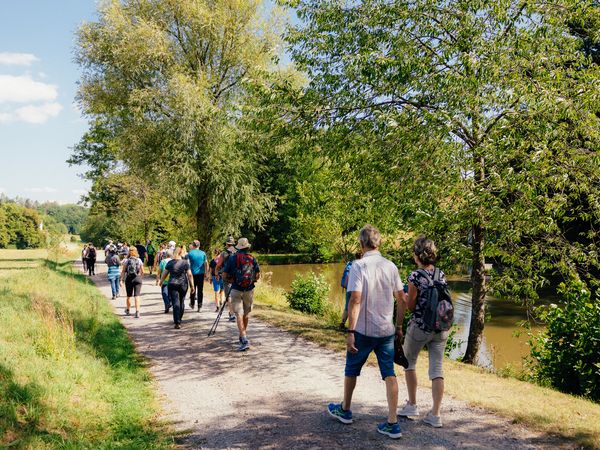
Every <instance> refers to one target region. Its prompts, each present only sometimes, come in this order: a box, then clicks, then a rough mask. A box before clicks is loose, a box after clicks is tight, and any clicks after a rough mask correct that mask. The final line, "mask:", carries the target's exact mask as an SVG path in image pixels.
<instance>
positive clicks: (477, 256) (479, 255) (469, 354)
mask: <svg viewBox="0 0 600 450" xmlns="http://www.w3.org/2000/svg"><path fill="white" fill-rule="evenodd" d="M483 246H484V229H483V227H482V226H481V225H475V226H473V243H472V246H471V247H472V250H473V269H472V271H471V286H472V289H473V294H472V296H471V324H470V326H469V339H468V344H467V351H466V352H465V356H464V357H463V362H465V363H467V364H474V363H475V362H476V361H477V355H478V353H479V347H480V346H481V339H482V338H483V327H484V322H485V306H486V305H485V294H486V292H487V287H486V283H485V275H486V274H485V256H484V253H483Z"/></svg>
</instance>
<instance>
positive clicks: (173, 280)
mask: <svg viewBox="0 0 600 450" xmlns="http://www.w3.org/2000/svg"><path fill="white" fill-rule="evenodd" d="M184 253H185V247H184V246H181V247H177V248H176V249H175V251H174V253H173V259H172V260H171V261H169V262H168V263H167V265H166V266H165V270H164V271H163V273H162V276H161V277H160V284H162V283H164V282H165V280H166V279H167V277H169V284H168V285H167V289H168V292H169V300H170V302H171V306H172V307H173V322H175V329H177V330H178V329H180V328H181V319H182V318H183V312H184V311H185V306H184V305H185V294H186V293H187V290H188V286H189V288H190V291H194V276H193V275H192V269H191V268H190V263H189V261H188V260H186V259H183V254H184Z"/></svg>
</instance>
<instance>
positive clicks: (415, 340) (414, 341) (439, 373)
mask: <svg viewBox="0 0 600 450" xmlns="http://www.w3.org/2000/svg"><path fill="white" fill-rule="evenodd" d="M448 334H449V331H442V332H440V333H435V332H433V331H432V332H427V331H423V330H421V329H420V328H419V327H418V326H417V324H416V323H414V322H411V323H410V324H409V325H408V329H407V330H406V336H405V338H404V345H403V346H402V349H403V350H404V356H406V359H408V367H407V368H406V369H404V370H415V366H416V364H417V357H418V356H419V352H420V351H421V349H422V348H423V347H424V346H425V345H427V351H428V352H429V379H430V380H434V379H436V378H444V371H443V369H442V361H443V360H444V350H445V349H446V341H447V340H448Z"/></svg>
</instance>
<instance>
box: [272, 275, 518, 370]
mask: <svg viewBox="0 0 600 450" xmlns="http://www.w3.org/2000/svg"><path fill="white" fill-rule="evenodd" d="M343 270H344V265H343V264H284V265H276V266H268V265H263V266H262V267H261V271H262V272H263V273H266V272H272V275H271V284H272V285H273V286H276V287H281V288H284V289H286V290H287V289H289V288H290V285H291V284H292V281H293V280H294V278H295V277H296V275H297V274H306V273H309V272H311V271H313V272H316V273H320V274H322V275H323V276H324V277H325V279H326V280H327V282H328V283H329V285H330V286H331V290H330V294H329V297H330V300H331V301H332V302H333V303H334V304H337V305H340V307H343V305H344V292H343V290H342V287H341V286H340V279H341V278H342V272H343ZM403 281H405V280H403ZM449 285H450V289H451V292H452V299H453V301H454V307H455V309H456V312H455V323H456V324H457V325H458V332H457V334H456V336H455V338H456V339H458V340H461V341H463V343H462V345H461V347H460V348H458V349H456V350H455V351H454V352H453V355H452V357H455V358H456V357H459V356H461V355H462V354H463V353H464V352H465V350H466V345H467V342H466V341H467V337H468V334H469V323H470V320H471V294H470V289H471V285H470V283H469V282H468V281H450V282H449ZM488 313H489V314H490V315H491V319H490V320H489V321H486V323H485V330H484V338H483V343H482V346H481V351H480V356H479V361H478V363H479V365H482V366H486V367H490V366H494V367H496V368H502V367H505V366H506V365H507V364H511V365H513V366H514V367H517V368H521V365H522V362H521V358H522V357H523V356H526V355H528V354H529V348H528V346H527V336H526V335H524V334H522V335H521V336H519V337H517V336H515V335H514V334H515V333H518V332H519V331H522V329H521V328H520V327H519V326H518V325H517V324H518V322H520V321H522V320H525V319H527V314H526V311H525V308H523V307H522V306H520V305H517V304H515V303H513V302H510V301H507V300H500V299H497V298H494V297H488Z"/></svg>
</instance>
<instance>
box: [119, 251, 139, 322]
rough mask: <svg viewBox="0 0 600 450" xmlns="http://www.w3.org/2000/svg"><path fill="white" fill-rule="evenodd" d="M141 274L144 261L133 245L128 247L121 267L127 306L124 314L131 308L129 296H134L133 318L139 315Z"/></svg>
mask: <svg viewBox="0 0 600 450" xmlns="http://www.w3.org/2000/svg"><path fill="white" fill-rule="evenodd" d="M142 275H144V263H143V262H142V260H141V259H140V257H139V254H138V251H137V249H136V248H135V247H131V248H130V249H129V256H127V258H126V259H124V260H123V264H122V268H121V284H123V280H125V290H126V291H127V307H126V308H125V315H126V316H128V315H129V310H130V309H131V297H135V318H136V319H138V318H139V317H140V295H141V293H142Z"/></svg>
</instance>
